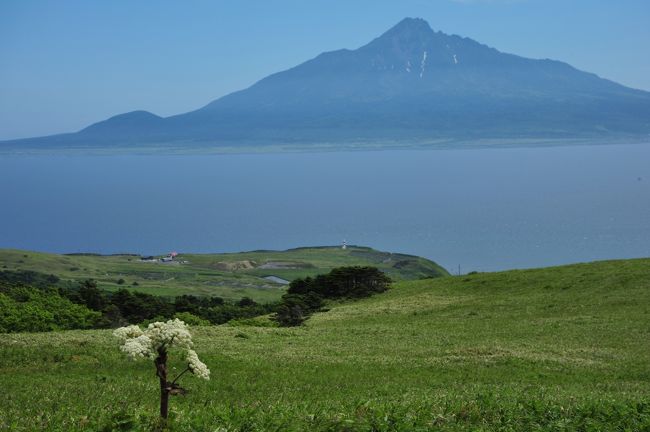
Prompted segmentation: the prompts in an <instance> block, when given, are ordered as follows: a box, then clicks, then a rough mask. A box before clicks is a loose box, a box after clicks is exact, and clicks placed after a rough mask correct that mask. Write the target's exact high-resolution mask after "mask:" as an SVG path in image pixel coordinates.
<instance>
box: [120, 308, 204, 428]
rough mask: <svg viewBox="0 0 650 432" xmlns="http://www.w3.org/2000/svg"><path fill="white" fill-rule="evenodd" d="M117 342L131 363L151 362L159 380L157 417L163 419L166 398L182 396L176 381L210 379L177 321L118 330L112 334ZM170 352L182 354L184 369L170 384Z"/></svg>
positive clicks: (181, 322)
mask: <svg viewBox="0 0 650 432" xmlns="http://www.w3.org/2000/svg"><path fill="white" fill-rule="evenodd" d="M113 335H114V336H115V337H116V338H117V339H118V340H119V342H120V349H121V350H122V351H123V352H124V353H126V354H127V355H128V356H129V357H131V358H133V359H140V358H148V359H152V360H153V362H154V365H155V367H156V375H157V376H158V378H159V379H160V415H161V416H162V417H163V418H167V413H168V406H169V395H170V394H172V395H175V394H184V393H185V390H184V389H183V388H181V387H180V386H179V385H178V384H177V381H178V379H179V378H180V377H181V376H183V375H184V374H185V373H187V372H190V373H192V374H193V375H195V376H196V377H198V378H202V379H205V380H209V379H210V369H208V367H207V366H206V365H205V363H203V362H202V361H201V360H199V356H198V355H197V354H196V351H194V350H193V349H192V346H193V343H192V335H191V334H190V332H189V329H188V326H187V324H185V323H184V322H183V321H181V320H179V319H174V320H169V321H167V322H155V323H152V324H149V326H148V327H147V328H146V329H144V330H142V329H141V328H140V327H139V326H137V325H130V326H127V327H121V328H118V329H116V330H115V331H114V332H113ZM171 348H179V349H180V350H183V351H185V360H186V362H187V367H186V368H185V369H184V370H183V371H182V372H181V373H180V374H178V376H176V378H174V379H173V380H172V381H168V379H167V355H168V352H169V350H170V349H171Z"/></svg>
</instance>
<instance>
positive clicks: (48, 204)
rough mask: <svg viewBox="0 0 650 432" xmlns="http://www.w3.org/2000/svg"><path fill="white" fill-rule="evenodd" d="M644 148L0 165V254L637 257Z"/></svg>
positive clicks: (477, 262)
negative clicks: (302, 249)
mask: <svg viewBox="0 0 650 432" xmlns="http://www.w3.org/2000/svg"><path fill="white" fill-rule="evenodd" d="M648 161H650V145H643V144H637V145H616V146H576V147H546V148H507V149H494V148H493V149H468V150H430V151H425V150H412V151H375V152H346V153H343V152H332V153H269V154H243V155H200V156H198V155H184V156H178V155H174V156H126V155H120V156H44V155H43V156H2V157H0V181H1V182H2V185H3V194H2V211H1V212H0V227H1V231H0V247H2V248H20V249H29V250H38V251H47V252H99V253H117V252H131V253H143V254H151V253H165V252H168V251H171V250H177V251H179V252H183V251H185V252H226V251H228V252H231V251H242V250H252V249H286V248H292V247H298V246H308V245H334V244H340V243H341V242H342V241H343V240H344V239H345V240H347V242H348V243H349V244H358V245H367V246H372V247H374V248H378V249H383V250H390V251H395V252H405V253H411V254H416V255H422V256H425V257H427V258H431V259H433V260H435V261H437V262H438V263H440V264H441V265H443V266H445V267H446V268H447V269H450V270H453V271H454V272H455V271H457V269H458V265H460V266H461V271H462V272H468V271H472V270H477V271H489V270H501V269H510V268H523V267H541V266H547V265H553V264H564V263H571V262H580V261H590V260H601V259H610V258H632V257H644V256H650V164H649V163H648Z"/></svg>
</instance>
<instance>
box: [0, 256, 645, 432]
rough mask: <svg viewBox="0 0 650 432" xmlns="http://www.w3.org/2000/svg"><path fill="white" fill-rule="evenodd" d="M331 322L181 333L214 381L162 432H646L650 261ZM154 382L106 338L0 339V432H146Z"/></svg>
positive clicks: (398, 297) (499, 279)
mask: <svg viewBox="0 0 650 432" xmlns="http://www.w3.org/2000/svg"><path fill="white" fill-rule="evenodd" d="M329 308H330V310H329V311H326V312H325V311H324V312H320V313H316V314H314V315H313V316H312V317H311V318H310V319H309V320H307V321H306V322H305V324H304V325H302V326H299V327H290V328H283V327H268V326H266V324H265V323H268V322H269V321H268V319H264V320H259V319H258V318H254V319H248V320H246V319H242V320H237V321H236V322H233V323H232V324H228V325H222V326H207V327H194V328H192V333H193V339H194V340H195V342H196V351H197V355H198V356H199V357H200V358H201V360H202V361H203V362H204V363H205V364H206V365H207V367H209V368H210V370H211V372H212V373H211V376H210V381H207V382H205V383H202V384H201V385H196V386H192V389H191V391H190V392H189V393H187V394H186V395H185V396H182V397H177V398H175V399H174V403H173V404H172V406H171V409H170V413H169V423H168V428H169V430H174V431H197V430H212V431H216V430H218V431H257V430H262V431H269V430H276V431H304V430H309V431H418V430H421V431H424V430H443V431H458V430H483V431H491V430H499V431H520V430H539V431H547V430H551V431H576V430H577V431H641V430H648V429H649V428H650V396H649V394H650V346H649V341H650V259H642V260H626V261H611V262H599V263H593V264H581V265H572V266H565V267H554V268H546V269H537V270H525V271H509V272H500V273H489V274H480V273H479V274H474V275H468V276H459V277H445V278H438V279H430V280H421V281H401V282H396V283H395V284H393V286H392V287H391V289H390V290H388V291H386V292H384V293H380V294H376V295H373V296H372V297H369V298H363V299H358V300H355V301H349V302H348V301H346V302H339V303H334V304H332V305H331V306H329ZM168 367H169V368H170V371H176V372H180V371H182V370H183V368H184V367H185V364H183V362H182V361H178V360H177V359H172V360H170V363H169V365H168ZM174 368H176V369H174ZM151 375H152V367H151V364H149V363H148V362H129V361H126V359H125V358H124V357H123V355H122V354H121V353H120V352H119V351H118V350H117V345H116V342H115V340H114V338H113V337H112V335H111V331H110V330H73V331H65V332H54V333H14V334H2V335H0V376H1V377H2V383H3V403H2V409H0V429H2V430H12V431H13V430H15V431H32V430H53V431H76V430H88V431H90V430H105V431H111V430H151V429H155V428H156V427H159V426H160V424H159V423H158V420H157V419H158V405H159V398H158V396H157V392H158V387H159V386H158V383H157V382H156V381H154V380H152V379H151Z"/></svg>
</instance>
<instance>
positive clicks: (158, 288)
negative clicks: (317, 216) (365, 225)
mask: <svg viewBox="0 0 650 432" xmlns="http://www.w3.org/2000/svg"><path fill="white" fill-rule="evenodd" d="M176 261H177V262H186V263H185V264H178V263H152V262H141V261H140V257H139V256H136V255H126V254H125V255H60V254H50V253H42V252H31V251H22V250H12V249H0V264H1V265H2V266H1V267H2V268H0V270H33V271H38V272H41V273H47V274H55V275H57V276H58V277H60V278H61V279H64V280H73V281H82V280H85V279H94V280H95V281H97V285H98V287H99V288H101V289H106V290H109V291H115V290H118V289H119V288H128V289H130V290H133V291H140V292H144V293H147V294H152V295H160V296H170V297H171V296H177V295H183V294H192V295H198V296H219V297H223V298H224V299H226V300H237V299H240V298H242V297H250V298H252V299H254V300H255V301H258V302H261V303H263V302H269V301H275V300H278V299H279V298H280V297H281V296H282V294H283V293H284V289H283V288H284V286H283V285H281V284H278V283H274V282H272V281H269V280H267V279H264V278H265V277H267V276H276V277H279V278H281V279H285V280H292V279H295V278H298V277H306V276H315V275H317V274H323V273H327V272H329V271H330V270H331V269H333V268H335V267H341V266H354V265H360V266H367V265H371V266H374V267H377V268H379V269H380V270H382V271H383V272H385V273H386V274H388V275H389V276H390V277H391V278H393V279H395V280H405V279H406V280H408V279H419V278H423V277H435V276H442V275H446V274H447V271H446V270H444V269H443V268H442V267H440V266H439V265H437V264H436V263H434V262H432V261H429V260H427V259H424V258H420V257H416V256H412V255H404V254H397V253H390V252H381V251H377V250H374V249H371V248H367V247H358V246H350V247H348V248H347V249H345V250H344V249H341V248H340V247H312V248H298V249H290V250H287V251H253V252H241V253H225V254H182V253H181V254H180V255H178V257H177V258H176ZM120 279H122V280H123V281H124V282H123V283H122V284H119V283H118V281H119V280H120Z"/></svg>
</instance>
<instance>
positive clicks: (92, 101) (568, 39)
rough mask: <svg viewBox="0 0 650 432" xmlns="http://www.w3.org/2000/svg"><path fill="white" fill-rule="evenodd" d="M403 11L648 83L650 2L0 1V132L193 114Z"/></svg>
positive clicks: (363, 38) (345, 44)
mask: <svg viewBox="0 0 650 432" xmlns="http://www.w3.org/2000/svg"><path fill="white" fill-rule="evenodd" d="M406 16H411V17H421V18H424V19H426V20H427V21H428V22H429V24H430V25H431V26H432V27H433V29H434V30H442V31H443V32H445V33H454V34H459V35H461V36H467V37H471V38H473V39H475V40H477V41H479V42H482V43H485V44H487V45H490V46H493V47H495V48H497V49H499V50H501V51H505V52H511V53H514V54H519V55H522V56H526V57H533V58H552V59H557V60H562V61H565V62H568V63H570V64H572V65H573V66H575V67H577V68H579V69H583V70H587V71H589V72H594V73H596V74H598V75H600V76H602V77H604V78H609V79H612V80H614V81H618V82H620V83H622V84H625V85H627V86H631V87H635V88H640V89H644V90H650V24H649V23H650V1H649V0H391V1H387V0H386V1H383V0H347V1H343V0H341V1H334V0H328V1H326V0H274V1H269V0H230V1H220V0H212V1H189V0H188V1H166V0H138V1H135V0H104V1H102V0H97V1H92V0H67V1H50V0H42V1H37V0H34V1H31V0H2V1H1V2H0V140H2V139H11V138H22V137H29V136H38V135H46V134H53V133H59V132H71V131H76V130H78V129H80V128H82V127H84V126H87V125H88V124H90V123H93V122H96V121H99V120H103V119H105V118H107V117H110V116H112V115H115V114H118V113H122V112H127V111H132V110H136V109H145V110H148V111H151V112H154V113H156V114H158V115H162V116H168V115H171V114H176V113H181V112H185V111H189V110H192V109H196V108H199V107H201V106H203V105H205V104H207V103H208V102H210V101H211V100H213V99H215V98H217V97H219V96H223V95H225V94H227V93H230V92H232V91H234V90H238V89H241V88H244V87H247V86H249V85H251V84H253V83H254V82H255V81H257V80H258V79H261V78H263V77H264V76H266V75H268V74H270V73H273V72H277V71H279V70H283V69H286V68H289V67H291V66H294V65H296V64H298V63H300V62H303V61H305V60H308V59H310V58H312V57H314V56H316V55H317V54H319V53H320V52H323V51H330V50H335V49H339V48H357V47H359V46H361V45H363V44H365V43H367V42H369V41H370V40H371V39H373V38H374V37H377V36H379V35H380V34H381V33H383V32H384V31H385V30H387V29H388V28H390V27H391V26H393V25H394V24H396V23H397V22H398V21H399V20H401V19H402V18H404V17H406Z"/></svg>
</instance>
